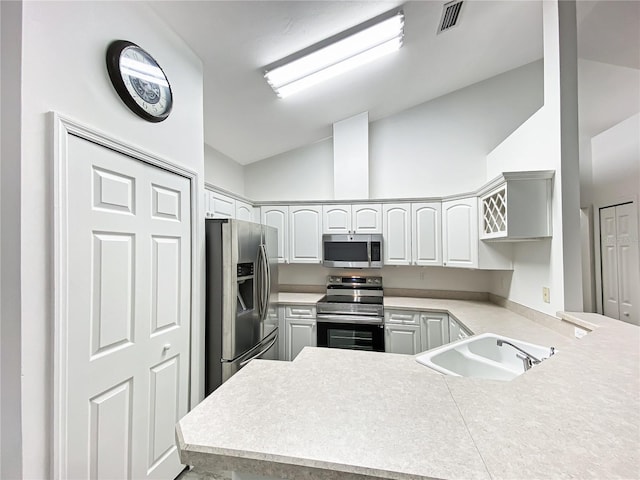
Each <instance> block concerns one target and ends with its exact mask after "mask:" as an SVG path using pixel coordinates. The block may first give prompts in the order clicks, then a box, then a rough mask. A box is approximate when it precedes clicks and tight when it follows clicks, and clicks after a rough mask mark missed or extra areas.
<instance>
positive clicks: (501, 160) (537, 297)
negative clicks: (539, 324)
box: [487, 1, 582, 315]
mask: <svg viewBox="0 0 640 480" xmlns="http://www.w3.org/2000/svg"><path fill="white" fill-rule="evenodd" d="M571 5H573V4H572V3H571V2H559V4H558V3H556V2H551V1H549V2H543V24H544V25H543V27H544V28H543V30H544V35H543V38H544V55H545V57H544V106H543V107H542V108H541V109H540V110H538V111H537V112H536V113H535V114H534V115H533V116H532V117H531V118H530V119H529V120H528V121H527V122H525V123H524V124H523V125H522V126H521V127H520V128H518V129H517V130H516V131H515V132H514V133H513V134H512V135H511V136H510V137H509V138H507V139H506V140H505V141H504V142H502V143H501V144H500V145H499V146H498V147H496V148H495V149H494V150H493V151H492V152H491V153H490V154H489V155H488V156H487V179H489V178H492V177H494V176H495V175H497V174H498V173H500V172H502V171H517V170H545V169H549V170H555V171H556V176H555V180H554V191H553V201H552V205H553V238H552V239H550V240H541V241H535V242H525V243H518V244H515V245H514V249H513V253H514V271H513V274H511V273H503V272H496V273H495V274H494V281H493V287H492V290H491V291H492V293H495V294H498V295H501V296H505V297H507V298H509V299H510V300H512V301H514V302H517V303H520V304H522V305H526V306H528V307H531V308H534V309H536V310H539V311H542V312H545V313H548V314H550V315H555V313H556V312H557V311H559V310H565V309H575V310H581V309H582V289H581V268H580V264H581V259H580V250H579V248H578V246H579V245H580V223H579V213H580V211H579V171H578V154H577V148H578V145H577V144H578V139H577V78H576V76H577V67H575V62H576V38H575V11H574V13H573V18H571V12H570V11H564V10H563V9H565V8H567V6H569V7H570V6H571ZM573 7H574V10H575V5H573ZM560 22H562V23H560ZM571 22H573V27H572V26H571ZM560 24H562V30H563V37H560V35H559V30H560V28H561V27H560V26H559V25H560ZM572 31H573V34H574V37H573V38H572V37H571V32H572ZM565 33H566V36H565V35H564V34H565ZM564 43H569V44H570V45H568V46H565V45H564ZM561 48H562V51H563V55H562V56H561V54H560V52H561ZM567 48H568V50H569V51H567ZM572 52H573V53H572ZM571 54H573V59H572V60H571V58H570V57H571ZM572 63H573V66H574V70H575V71H574V72H573V73H572V72H571V71H566V72H565V70H564V69H565V68H567V67H568V68H569V70H570V69H571V64H572ZM561 73H562V74H563V75H566V78H567V79H569V80H570V82H569V84H563V79H562V75H561ZM571 82H573V84H571ZM561 95H565V96H566V97H568V98H569V104H568V105H565V104H563V103H562V102H563V100H562V98H561ZM572 95H574V96H575V99H572ZM571 100H575V101H573V102H572V101H571ZM574 110H575V111H574ZM563 116H564V117H563ZM563 122H564V123H563ZM563 136H564V141H567V142H569V144H567V145H563ZM574 217H575V218H574ZM543 286H546V287H549V288H550V303H548V304H547V303H544V302H543V300H542V287H543ZM565 288H568V289H570V290H568V291H567V290H565Z"/></svg>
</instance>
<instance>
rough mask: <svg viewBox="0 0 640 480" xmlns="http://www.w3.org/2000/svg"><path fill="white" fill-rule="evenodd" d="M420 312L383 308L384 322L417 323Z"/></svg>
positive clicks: (418, 322)
mask: <svg viewBox="0 0 640 480" xmlns="http://www.w3.org/2000/svg"><path fill="white" fill-rule="evenodd" d="M419 319H420V314H419V313H418V312H410V311H407V310H391V309H390V308H385V309H384V323H385V324H386V323H401V324H404V325H419V324H420V321H419Z"/></svg>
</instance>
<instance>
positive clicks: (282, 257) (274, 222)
mask: <svg viewBox="0 0 640 480" xmlns="http://www.w3.org/2000/svg"><path fill="white" fill-rule="evenodd" d="M260 218H261V221H262V224H263V225H269V226H270V227H274V228H275V229H276V230H278V263H288V262H289V207H288V206H286V205H273V206H272V205H269V206H264V207H261V208H260Z"/></svg>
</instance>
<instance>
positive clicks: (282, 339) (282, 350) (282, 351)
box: [277, 305, 287, 360]
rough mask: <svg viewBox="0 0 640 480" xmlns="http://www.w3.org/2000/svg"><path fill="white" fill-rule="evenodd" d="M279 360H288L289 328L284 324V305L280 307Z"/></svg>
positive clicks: (278, 309)
mask: <svg viewBox="0 0 640 480" xmlns="http://www.w3.org/2000/svg"><path fill="white" fill-rule="evenodd" d="M277 311H278V359H279V360H286V359H287V348H286V346H287V342H286V337H287V327H286V325H285V322H284V307H283V306H282V305H278V308H277Z"/></svg>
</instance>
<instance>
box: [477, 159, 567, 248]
mask: <svg viewBox="0 0 640 480" xmlns="http://www.w3.org/2000/svg"><path fill="white" fill-rule="evenodd" d="M553 175H554V172H553V171H540V172H505V173H503V174H502V175H501V176H500V177H498V178H497V179H496V180H495V181H493V182H491V183H490V184H489V185H488V186H487V187H485V189H483V190H484V192H481V194H480V238H481V239H482V240H502V241H509V240H514V241H521V240H535V239H539V238H546V237H550V236H551V234H552V228H551V226H552V221H551V188H552V184H551V182H552V180H553ZM496 185H497V186H496ZM487 190H490V191H488V193H486V191H487Z"/></svg>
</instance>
